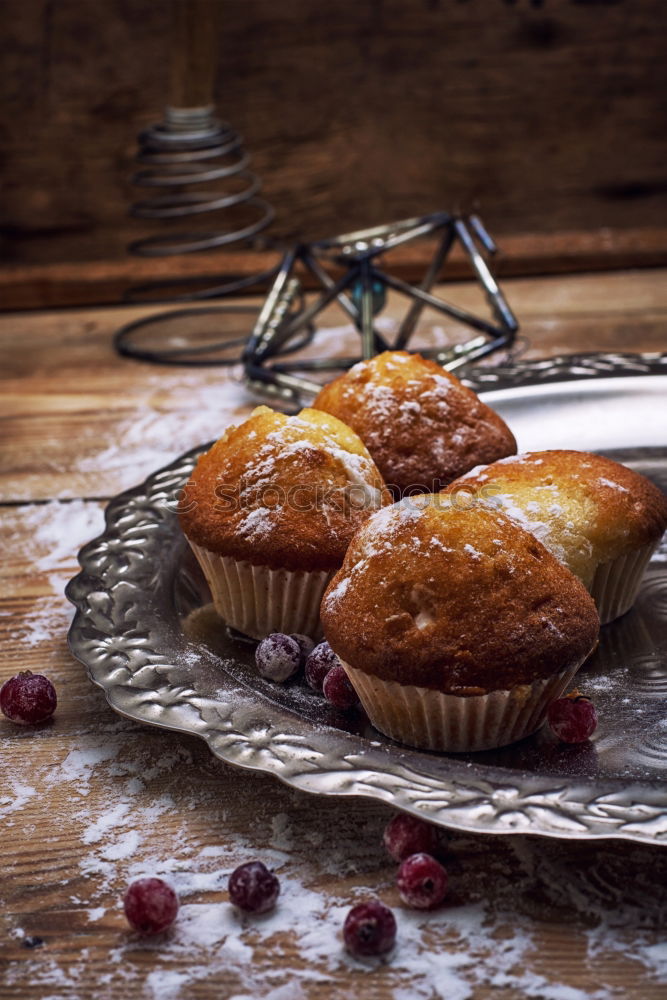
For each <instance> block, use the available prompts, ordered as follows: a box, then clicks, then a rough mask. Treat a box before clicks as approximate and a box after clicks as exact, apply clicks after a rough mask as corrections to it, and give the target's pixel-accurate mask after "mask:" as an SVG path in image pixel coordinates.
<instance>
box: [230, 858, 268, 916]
mask: <svg viewBox="0 0 667 1000" xmlns="http://www.w3.org/2000/svg"><path fill="white" fill-rule="evenodd" d="M228 888H229V898H230V899H231V901H232V903H234V905H235V906H238V908H239V909H240V910H245V911H246V912H247V913H266V911H267V910H272V909H273V907H274V906H275V905H276V900H277V899H278V893H279V892H280V882H279V881H278V879H277V878H276V876H275V875H274V873H273V872H271V871H269V869H268V868H267V867H266V865H265V864H262V862H261V861H248V862H247V863H246V864H245V865H239V867H238V868H236V869H235V870H234V871H233V872H232V874H231V875H230V876H229V886H228Z"/></svg>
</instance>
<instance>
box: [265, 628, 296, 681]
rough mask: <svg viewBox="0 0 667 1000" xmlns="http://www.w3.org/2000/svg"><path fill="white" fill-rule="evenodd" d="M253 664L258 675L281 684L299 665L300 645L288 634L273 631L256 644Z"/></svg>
mask: <svg viewBox="0 0 667 1000" xmlns="http://www.w3.org/2000/svg"><path fill="white" fill-rule="evenodd" d="M255 665H256V667H257V673H258V674H259V675H260V677H265V678H266V679H267V680H269V681H278V683H279V684H282V683H283V681H286V680H288V679H289V678H290V677H292V675H293V674H295V673H296V672H297V670H298V669H299V667H300V666H301V647H300V646H299V643H298V642H297V641H296V639H293V638H292V637H291V636H290V635H284V634H283V633H282V632H274V633H273V634H272V635H267V637H266V639H262V641H261V642H260V643H259V645H258V646H257V649H256V650H255Z"/></svg>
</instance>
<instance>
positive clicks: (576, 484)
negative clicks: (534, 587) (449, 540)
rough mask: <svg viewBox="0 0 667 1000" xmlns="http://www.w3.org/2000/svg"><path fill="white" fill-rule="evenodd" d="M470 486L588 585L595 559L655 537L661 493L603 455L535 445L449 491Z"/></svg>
mask: <svg viewBox="0 0 667 1000" xmlns="http://www.w3.org/2000/svg"><path fill="white" fill-rule="evenodd" d="M466 491H469V492H470V494H472V495H474V496H477V495H478V494H479V493H480V491H481V492H482V494H483V496H484V497H485V498H486V499H487V500H488V501H489V502H492V503H493V504H495V506H496V507H497V508H498V509H500V510H502V511H503V512H504V513H505V514H507V515H509V517H511V518H513V519H514V520H515V521H516V522H517V523H518V524H520V525H521V526H522V527H524V528H526V529H527V530H528V531H531V532H532V533H533V534H534V535H535V536H536V537H537V538H539V540H540V541H541V542H542V543H543V544H544V545H545V546H546V547H547V548H548V549H549V551H550V552H552V553H553V554H554V555H555V556H556V557H557V558H558V559H560V561H561V562H562V563H564V564H565V565H566V566H567V567H568V568H569V569H570V570H572V572H573V573H574V574H575V575H576V576H578V577H579V579H580V580H581V581H582V582H583V583H584V584H585V585H586V586H590V585H591V582H592V580H593V577H594V574H595V570H596V568H597V566H598V565H599V564H601V563H607V562H611V561H612V560H614V559H617V558H618V557H619V556H621V555H624V554H625V553H627V552H631V551H632V550H634V549H639V548H641V547H642V546H644V545H650V544H651V543H655V542H657V541H658V540H659V539H660V537H661V536H662V533H663V532H664V530H665V528H667V497H666V496H665V495H664V493H663V492H662V491H661V490H660V489H658V487H657V486H655V485H654V484H653V483H652V482H650V480H648V479H647V478H646V477H645V476H642V475H640V474H639V473H638V472H634V470H632V469H628V468H626V466H624V465H620V464H619V463H618V462H614V461H613V460H612V459H610V458H605V457H604V456H602V455H595V454H591V453H589V452H583V451H571V450H559V449H553V450H550V451H534V452H527V453H525V454H523V455H513V456H511V457H509V458H504V459H502V461H499V462H494V463H493V464H492V465H487V466H483V467H481V468H476V469H473V470H472V471H471V472H469V473H468V474H467V475H465V476H462V477H461V478H460V479H458V480H456V481H455V482H453V483H452V484H451V486H450V487H449V489H448V492H452V493H459V494H460V495H462V494H464V493H465V492H466Z"/></svg>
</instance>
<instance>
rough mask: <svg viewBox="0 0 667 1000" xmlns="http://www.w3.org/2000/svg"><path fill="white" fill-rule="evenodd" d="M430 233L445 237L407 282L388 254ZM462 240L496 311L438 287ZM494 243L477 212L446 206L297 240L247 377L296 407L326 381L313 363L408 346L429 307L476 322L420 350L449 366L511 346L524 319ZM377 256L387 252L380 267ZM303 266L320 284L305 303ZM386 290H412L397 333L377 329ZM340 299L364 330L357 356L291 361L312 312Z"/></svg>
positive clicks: (265, 310)
mask: <svg viewBox="0 0 667 1000" xmlns="http://www.w3.org/2000/svg"><path fill="white" fill-rule="evenodd" d="M433 235H437V236H439V240H438V243H437V245H436V249H435V252H434V254H433V258H432V260H431V262H430V264H429V266H428V268H427V270H426V273H425V274H424V277H423V279H422V281H421V282H420V283H419V284H417V285H414V284H409V283H408V282H406V281H403V280H402V279H400V278H397V277H396V276H394V275H392V274H391V273H390V271H388V270H387V269H386V266H385V263H384V258H385V257H389V255H390V253H391V251H392V250H394V249H395V248H396V247H398V246H402V245H404V244H406V243H408V242H410V241H412V240H416V239H420V238H423V237H425V236H433ZM456 242H458V243H459V244H460V245H461V246H462V248H463V250H464V252H465V254H466V255H467V256H468V258H469V260H470V263H471V265H472V267H473V270H474V271H475V274H476V276H477V279H478V280H479V282H480V284H481V286H482V289H483V291H484V295H485V298H486V300H487V302H488V304H489V307H490V311H491V316H492V320H488V319H484V318H482V317H479V316H476V315H475V314H473V313H471V312H468V311H467V310H464V309H461V308H460V307H458V306H455V305H452V304H451V303H449V302H447V301H445V300H444V299H442V298H441V297H440V296H437V295H434V294H433V293H432V291H431V289H432V287H433V285H434V284H435V282H436V281H438V279H439V277H440V275H441V272H442V270H443V267H444V264H445V262H446V259H447V256H448V254H449V252H450V250H451V249H452V247H453V245H454V244H455V243H456ZM495 252H496V245H495V243H494V241H493V240H492V238H491V237H490V236H489V234H488V232H487V231H486V229H485V228H484V225H483V224H482V222H481V220H480V219H479V217H478V216H476V215H470V216H460V215H451V214H449V213H447V212H436V213H433V214H431V215H427V216H423V217H421V218H415V219H403V220H401V221H399V222H393V223H390V224H388V225H384V226H378V227H376V228H373V229H366V230H359V231H358V232H353V233H345V234H343V235H342V236H337V237H335V238H333V239H329V240H322V241H319V242H315V243H307V244H300V245H298V246H296V247H294V248H293V249H291V250H289V251H288V252H287V253H286V254H285V256H284V257H283V260H282V263H281V265H280V268H279V269H278V273H277V275H276V277H275V279H274V282H273V285H272V287H271V289H270V291H269V293H268V295H267V298H266V300H265V302H264V306H263V307H262V309H261V311H260V314H259V317H258V319H257V322H256V324H255V327H254V329H253V331H252V334H251V336H250V338H249V340H248V342H247V344H246V347H245V350H244V352H243V365H244V371H245V378H246V382H247V384H248V386H249V387H250V388H251V389H252V390H253V391H255V392H258V393H260V394H262V395H268V396H274V397H275V396H278V397H281V398H282V400H283V401H284V402H285V403H291V404H292V405H295V406H298V405H299V404H300V402H301V401H302V397H303V396H306V397H307V396H311V395H313V394H316V393H317V392H319V390H320V388H321V385H320V383H319V382H316V381H314V380H312V379H309V378H308V377H307V373H308V372H313V373H314V372H325V371H331V370H345V369H347V368H349V367H351V366H352V365H353V364H356V363H357V362H358V361H360V360H362V359H366V358H371V357H373V355H375V354H377V353H379V352H381V351H386V350H405V349H408V345H409V341H410V337H411V335H412V333H413V331H414V330H415V327H416V326H417V323H418V321H419V318H420V315H421V312H422V310H423V309H424V308H425V307H426V306H428V307H429V308H431V309H435V310H436V311H439V312H441V313H443V314H444V315H446V316H449V317H450V318H453V319H455V320H457V321H458V322H460V323H461V324H463V325H465V326H467V327H469V328H470V329H471V330H472V331H474V335H473V336H472V337H471V338H470V339H469V340H467V341H465V342H464V343H456V344H452V345H450V346H447V347H443V346H441V347H434V348H430V349H426V350H422V351H421V353H422V354H424V355H425V356H427V357H430V358H432V359H433V360H435V361H437V362H438V363H440V364H441V365H442V366H443V367H444V368H447V369H449V370H451V369H454V368H458V367H459V366H461V365H464V364H467V363H468V362H471V361H475V360H477V359H479V358H482V357H484V356H486V355H488V354H490V353H491V352H493V351H496V350H498V349H499V348H501V347H506V346H508V345H511V344H512V343H513V341H514V338H515V335H516V332H517V330H518V328H519V324H518V322H517V320H516V317H515V316H514V313H513V312H512V310H511V309H510V307H509V305H508V304H507V301H506V300H505V298H504V296H503V294H502V292H501V290H500V288H499V286H498V284H497V282H496V280H495V278H494V277H493V274H492V273H491V270H490V267H489V264H488V258H489V257H491V256H492V255H493V254H494V253H495ZM380 257H382V258H383V261H382V266H381V262H380ZM387 263H389V261H387ZM299 265H301V267H303V268H305V269H306V270H307V271H308V272H309V273H310V274H311V275H312V276H313V277H314V278H315V280H316V281H317V283H318V286H319V291H318V293H317V295H316V298H315V300H314V301H312V302H310V303H309V304H306V302H305V299H304V297H303V293H302V287H301V281H300V280H299V278H298V277H297V275H296V274H295V270H296V269H297V267H298V266H299ZM341 271H342V274H341ZM388 289H391V290H393V291H395V292H398V293H400V294H401V295H403V296H405V297H406V299H407V300H408V303H409V305H408V309H407V311H406V313H405V315H404V316H403V319H402V320H401V323H400V326H399V329H398V333H397V334H396V336H395V337H394V338H393V340H392V342H389V341H388V340H387V338H386V337H385V336H384V335H383V334H382V333H380V331H379V330H378V329H377V326H376V323H375V318H376V317H377V316H378V314H379V313H380V312H381V311H382V309H383V307H384V305H385V301H386V294H387V290H388ZM334 301H337V302H338V304H339V305H340V307H341V309H342V310H343V311H344V312H345V313H346V314H347V316H348V317H349V318H350V319H351V320H352V322H353V323H354V325H355V326H356V328H357V330H358V332H359V335H360V340H361V344H360V352H359V355H358V356H356V357H344V358H332V357H326V358H308V359H298V358H293V359H288V360H286V359H285V355H286V354H290V353H292V352H294V351H296V350H298V348H299V347H300V346H302V345H303V343H304V342H308V341H310V340H311V339H312V336H313V334H314V332H315V326H314V320H315V319H316V317H317V316H318V314H319V313H320V312H321V311H322V310H323V309H325V308H326V307H327V306H329V305H330V304H331V303H332V302H334Z"/></svg>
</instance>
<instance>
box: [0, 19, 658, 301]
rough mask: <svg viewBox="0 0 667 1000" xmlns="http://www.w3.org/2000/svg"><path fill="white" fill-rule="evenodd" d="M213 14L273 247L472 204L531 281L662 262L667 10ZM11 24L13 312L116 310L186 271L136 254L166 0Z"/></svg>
mask: <svg viewBox="0 0 667 1000" xmlns="http://www.w3.org/2000/svg"><path fill="white" fill-rule="evenodd" d="M175 2H176V4H177V5H181V6H182V5H183V4H185V3H186V2H187V0H175ZM199 2H200V3H201V2H202V0H199ZM209 3H210V4H211V5H213V6H215V7H216V8H217V9H218V13H219V15H220V27H219V31H218V39H217V50H218V54H219V64H218V73H217V84H216V97H217V102H218V106H219V109H220V113H221V114H222V116H223V117H224V118H226V119H228V120H229V121H230V122H232V123H233V124H234V125H235V126H236V127H238V128H239V129H240V131H241V132H242V133H243V135H244V136H245V139H246V145H247V148H248V150H249V151H250V152H251V153H252V156H253V166H254V168H255V170H256V171H257V173H258V174H259V175H260V176H261V177H262V178H263V181H264V193H265V195H266V197H267V198H268V199H269V200H270V201H271V202H272V204H273V205H274V206H275V208H276V213H277V214H276V220H275V223H274V225H273V226H272V228H271V230H270V233H269V234H270V237H271V239H272V240H273V241H276V242H278V243H280V242H281V241H283V240H285V239H292V238H294V237H296V236H301V237H313V236H317V235H328V234H330V233H332V232H336V231H340V230H341V229H343V228H349V227H350V226H355V227H357V226H361V225H365V224H370V223H377V222H380V221H385V220H388V219H391V218H399V217H401V216H404V215H407V214H412V213H420V212H425V211H429V210H432V209H434V208H444V207H453V208H456V207H461V208H466V207H471V206H474V207H477V208H479V209H480V210H481V213H482V215H483V216H484V218H485V220H486V221H487V223H488V225H489V227H490V228H491V229H492V231H493V232H494V233H496V234H497V235H498V236H499V237H501V238H503V237H504V240H503V242H505V244H506V247H508V248H509V250H508V252H509V256H510V257H512V256H513V257H514V259H515V266H514V268H513V269H512V268H510V270H514V272H516V271H517V270H519V271H523V272H524V273H526V272H528V271H532V272H535V271H536V270H537V271H549V270H554V269H556V270H563V268H564V264H563V259H564V258H565V259H566V266H567V268H568V269H572V268H578V269H581V268H589V267H591V266H596V267H597V266H606V265H609V264H611V265H614V264H616V265H618V266H626V265H627V264H628V263H640V264H641V263H643V264H657V263H660V262H661V261H662V262H664V261H665V260H667V211H666V209H667V167H666V163H667V155H666V153H667V144H666V141H665V135H666V134H667V60H666V59H665V57H664V53H665V51H666V50H667V17H666V16H665V6H664V0H541V2H540V0H515V2H513V3H511V2H509V0H484V2H482V0H412V2H409V3H406V2H405V0H366V2H361V0H336V2H335V3H313V2H312V0H283V2H282V3H280V4H278V3H276V2H275V0H209ZM0 16H1V17H2V19H3V21H4V25H3V30H2V33H1V35H0V74H1V77H2V92H3V93H4V100H3V101H2V108H0V139H1V145H2V153H1V156H2V172H3V178H4V183H3V188H4V198H3V205H2V208H1V210H0V212H1V214H0V234H1V235H0V258H1V259H2V260H3V261H4V266H3V268H2V269H1V270H0V281H1V284H0V291H4V294H5V304H6V306H17V307H20V306H26V305H46V304H51V305H53V304H56V305H57V304H64V303H66V302H72V301H76V300H77V294H79V295H81V286H82V285H85V284H86V282H91V281H92V282H93V283H97V286H98V287H99V288H100V289H101V291H98V292H93V293H89V294H88V296H87V298H86V297H85V296H84V299H85V301H95V300H97V301H113V300H114V298H116V297H117V295H118V291H119V288H121V286H122V285H123V284H124V283H127V280H128V276H129V274H130V272H132V273H134V274H138V275H139V276H146V274H151V273H156V269H157V272H160V273H163V274H164V273H165V269H166V273H171V272H173V270H174V268H176V269H178V267H179V264H178V263H175V262H173V261H170V262H167V263H166V264H165V263H164V262H158V263H157V264H154V263H153V262H148V263H146V262H143V263H140V264H139V265H138V266H137V265H134V264H131V263H130V264H129V265H128V264H127V259H126V252H125V247H126V244H127V242H128V241H129V240H130V239H132V238H133V237H134V236H136V235H137V231H138V230H137V223H132V222H130V221H129V220H128V217H127V210H128V207H129V205H130V203H131V202H132V200H133V198H136V191H133V189H132V186H131V184H130V177H131V173H132V157H133V154H134V151H135V148H136V144H135V137H136V134H137V133H138V132H139V130H140V129H141V128H142V127H144V126H145V125H146V124H147V123H150V122H151V121H155V120H157V119H159V118H160V116H161V113H162V108H163V106H164V105H165V103H166V101H167V98H168V92H169V86H170V82H169V81H170V72H169V66H170V40H171V37H172V32H171V27H170V26H171V23H172V3H171V0H106V2H104V3H91V2H90V0H57V2H55V0H2V3H1V4H0ZM149 228H150V224H149ZM139 231H140V232H141V233H142V234H143V233H145V232H146V226H145V224H144V225H142V226H140V227H139ZM552 235H553V236H554V241H553V242H552V240H551V239H550V237H551V236H552ZM236 256H238V255H236ZM230 259H233V260H234V266H235V268H236V269H238V267H239V264H238V260H236V259H235V256H234V255H233V254H232V255H231V256H229V255H228V256H225V255H224V254H222V255H221V254H220V253H217V254H216V255H215V270H219V269H220V267H223V268H224V267H225V266H226V265H225V261H229V260H230ZM220 261H222V264H221V263H220ZM536 261H537V263H536ZM100 262H102V264H100ZM72 263H73V264H74V265H76V268H75V275H76V277H75V279H74V280H72V274H71V272H67V266H68V265H70V264H72ZM255 263H256V262H255V261H254V259H251V260H250V263H249V264H248V265H247V266H248V267H250V268H252V267H253V266H255ZM201 266H202V264H201V259H200V261H199V262H196V263H194V264H193V263H192V262H187V264H186V265H185V267H186V269H187V268H189V269H191V270H192V269H193V268H194V270H197V269H198V268H200V267H201ZM204 266H208V267H209V268H211V260H210V258H209V260H208V263H206V264H205V265H204ZM54 267H55V268H56V269H57V268H61V271H60V272H58V271H57V270H56V272H55V274H56V278H55V279H54V277H53V274H54V272H53V270H52V269H53V268H54ZM63 268H65V270H64V271H62V269H63ZM241 269H242V267H241ZM68 275H69V277H68ZM109 275H111V277H109ZM54 281H55V286H56V290H55V291H54V290H53V288H54ZM73 286H78V288H79V292H78V293H76V294H75V292H73V291H72V288H73ZM97 286H96V287H97ZM26 289H27V291H26Z"/></svg>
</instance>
